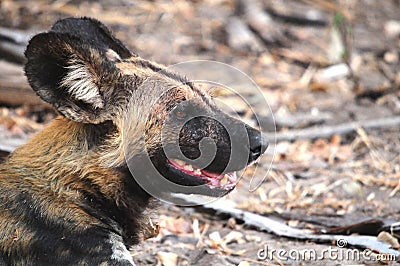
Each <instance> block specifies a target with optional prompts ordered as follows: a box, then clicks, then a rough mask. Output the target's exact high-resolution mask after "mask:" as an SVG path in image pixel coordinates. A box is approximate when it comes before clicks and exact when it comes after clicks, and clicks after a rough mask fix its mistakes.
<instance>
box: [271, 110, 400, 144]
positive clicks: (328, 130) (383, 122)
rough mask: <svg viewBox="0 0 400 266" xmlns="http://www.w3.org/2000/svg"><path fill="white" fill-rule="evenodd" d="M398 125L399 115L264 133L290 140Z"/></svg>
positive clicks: (281, 139) (326, 136) (275, 138)
mask: <svg viewBox="0 0 400 266" xmlns="http://www.w3.org/2000/svg"><path fill="white" fill-rule="evenodd" d="M399 125H400V116H393V117H387V118H378V119H373V120H367V121H357V122H349V123H343V124H340V125H334V126H318V127H312V128H306V129H298V130H288V131H285V132H277V133H276V134H275V133H266V134H265V136H266V138H267V139H268V140H269V141H274V140H276V141H292V140H297V139H317V138H328V137H331V136H333V135H343V134H348V133H350V132H353V131H356V130H357V128H364V129H373V128H385V127H394V126H399Z"/></svg>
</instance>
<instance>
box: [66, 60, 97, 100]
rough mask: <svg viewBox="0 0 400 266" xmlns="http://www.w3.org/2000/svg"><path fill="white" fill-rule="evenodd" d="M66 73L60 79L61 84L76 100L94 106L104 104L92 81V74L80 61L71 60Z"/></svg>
mask: <svg viewBox="0 0 400 266" xmlns="http://www.w3.org/2000/svg"><path fill="white" fill-rule="evenodd" d="M67 69H68V73H67V75H66V76H65V77H64V78H63V79H62V80H61V86H64V87H66V88H67V90H68V92H69V93H70V94H71V96H72V97H74V98H75V99H77V100H81V101H83V102H86V103H89V104H91V105H93V106H94V107H95V108H102V107H103V106H104V102H103V99H102V98H101V96H100V94H99V89H98V87H97V86H96V84H95V83H94V82H93V76H92V74H91V73H90V71H89V70H88V69H87V68H86V67H85V65H83V64H82V63H79V62H77V61H76V60H73V61H71V64H70V65H69V66H68V67H67Z"/></svg>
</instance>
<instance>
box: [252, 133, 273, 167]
mask: <svg viewBox="0 0 400 266" xmlns="http://www.w3.org/2000/svg"><path fill="white" fill-rule="evenodd" d="M249 133H250V132H249ZM249 142H250V143H249V144H250V147H249V148H250V152H249V160H248V162H249V163H250V162H252V161H254V160H256V159H257V158H258V157H260V156H261V155H262V154H263V153H264V152H265V151H266V150H267V148H268V141H267V139H266V138H265V136H264V135H263V134H262V133H261V132H260V131H258V130H257V131H256V132H252V134H251V135H250V134H249Z"/></svg>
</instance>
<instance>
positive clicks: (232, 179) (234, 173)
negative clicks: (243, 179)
mask: <svg viewBox="0 0 400 266" xmlns="http://www.w3.org/2000/svg"><path fill="white" fill-rule="evenodd" d="M228 177H229V180H230V181H231V182H233V183H235V182H236V180H237V175H236V172H232V173H230V174H229V175H228Z"/></svg>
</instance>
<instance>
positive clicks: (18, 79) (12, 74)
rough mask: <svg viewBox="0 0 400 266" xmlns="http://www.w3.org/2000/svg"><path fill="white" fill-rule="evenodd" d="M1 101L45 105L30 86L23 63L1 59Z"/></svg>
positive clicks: (14, 104) (13, 104)
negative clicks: (18, 63)
mask: <svg viewBox="0 0 400 266" xmlns="http://www.w3.org/2000/svg"><path fill="white" fill-rule="evenodd" d="M0 103H4V104H8V105H12V106H18V105H25V104H27V105H43V106H44V107H49V105H47V104H46V103H44V102H43V101H42V100H41V99H40V98H39V97H38V96H37V95H36V94H35V92H34V91H33V90H32V88H31V87H30V86H29V84H28V81H27V80H26V77H25V74H24V71H23V68H22V66H21V65H17V64H14V63H10V62H7V61H1V60H0Z"/></svg>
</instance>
